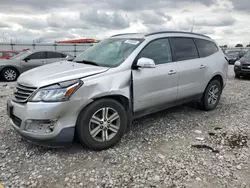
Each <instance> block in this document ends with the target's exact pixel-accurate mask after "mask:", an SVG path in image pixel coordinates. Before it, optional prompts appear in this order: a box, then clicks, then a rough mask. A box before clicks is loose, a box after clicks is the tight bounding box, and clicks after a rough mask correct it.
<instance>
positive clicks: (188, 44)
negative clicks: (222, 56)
mask: <svg viewBox="0 0 250 188" xmlns="http://www.w3.org/2000/svg"><path fill="white" fill-rule="evenodd" d="M171 46H172V48H173V53H174V56H175V61H183V60H188V59H196V58H198V57H199V56H198V51H197V48H196V45H195V43H194V41H193V39H191V38H183V37H176V38H171Z"/></svg>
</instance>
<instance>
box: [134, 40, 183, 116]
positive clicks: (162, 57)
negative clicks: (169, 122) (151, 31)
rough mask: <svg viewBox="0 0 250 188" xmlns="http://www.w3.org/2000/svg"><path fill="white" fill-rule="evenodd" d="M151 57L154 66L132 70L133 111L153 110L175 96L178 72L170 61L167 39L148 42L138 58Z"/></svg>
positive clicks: (170, 55) (175, 65)
mask: <svg viewBox="0 0 250 188" xmlns="http://www.w3.org/2000/svg"><path fill="white" fill-rule="evenodd" d="M142 57H145V58H150V59H153V60H154V62H155V64H156V67H155V68H138V69H136V70H133V96H134V111H135V112H139V111H144V110H148V111H151V109H152V111H154V109H157V107H159V108H160V107H164V105H166V107H167V103H174V102H175V100H176V97H177V86H178V78H179V73H178V69H177V64H176V63H175V62H173V61H172V54H171V49H170V44H169V40H168V39H166V38H164V39H157V40H154V41H152V42H150V43H149V44H148V45H147V46H146V47H145V48H144V49H143V50H142V51H141V53H140V54H139V57H138V58H137V59H139V58H142Z"/></svg>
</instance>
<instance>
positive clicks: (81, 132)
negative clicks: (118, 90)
mask: <svg viewBox="0 0 250 188" xmlns="http://www.w3.org/2000/svg"><path fill="white" fill-rule="evenodd" d="M127 121H128V118H127V113H126V110H125V109H124V107H123V106H122V105H121V104H120V103H119V102H117V101H115V100H112V99H100V100H97V101H95V102H93V103H92V104H90V105H89V106H88V107H86V108H85V109H84V110H83V111H82V112H81V113H80V115H79V118H78V121H77V125H76V134H77V136H78V139H79V141H80V143H81V144H82V145H83V146H87V147H88V148H90V149H93V150H105V149H108V148H110V147H112V146H114V145H115V144H117V143H118V142H119V141H120V140H121V138H122V136H123V134H124V133H125V131H126V127H127Z"/></svg>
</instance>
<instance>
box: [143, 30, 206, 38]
mask: <svg viewBox="0 0 250 188" xmlns="http://www.w3.org/2000/svg"><path fill="white" fill-rule="evenodd" d="M164 33H183V34H192V35H197V36H202V37H206V38H209V39H211V38H210V37H208V36H206V35H202V34H198V33H192V32H185V31H159V32H154V33H148V34H146V35H145V36H146V37H147V36H151V35H157V34H164Z"/></svg>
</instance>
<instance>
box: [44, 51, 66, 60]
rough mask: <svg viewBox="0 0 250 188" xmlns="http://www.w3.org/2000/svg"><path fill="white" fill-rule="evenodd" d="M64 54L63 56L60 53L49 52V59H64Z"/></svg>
mask: <svg viewBox="0 0 250 188" xmlns="http://www.w3.org/2000/svg"><path fill="white" fill-rule="evenodd" d="M63 55H64V54H61V53H58V52H47V58H48V59H50V58H52V59H53V58H63V57H64V56H63Z"/></svg>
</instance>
